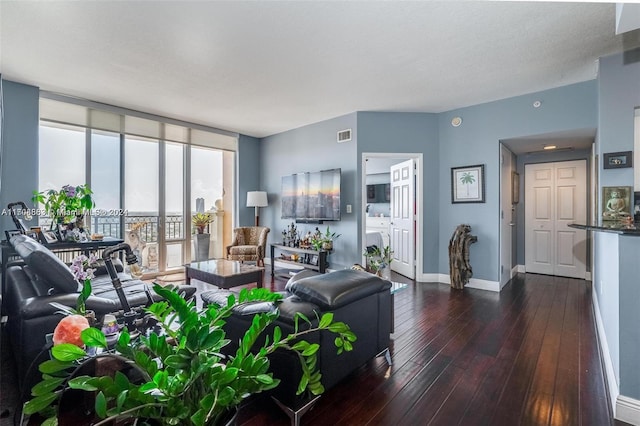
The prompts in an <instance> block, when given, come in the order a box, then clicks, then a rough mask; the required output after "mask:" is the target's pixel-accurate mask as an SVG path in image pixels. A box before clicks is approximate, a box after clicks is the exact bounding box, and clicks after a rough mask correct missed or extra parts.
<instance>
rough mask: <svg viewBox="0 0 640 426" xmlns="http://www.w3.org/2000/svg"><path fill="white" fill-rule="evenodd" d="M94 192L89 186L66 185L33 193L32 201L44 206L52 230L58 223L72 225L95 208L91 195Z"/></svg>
mask: <svg viewBox="0 0 640 426" xmlns="http://www.w3.org/2000/svg"><path fill="white" fill-rule="evenodd" d="M92 194H93V191H91V189H90V188H89V187H88V186H87V185H78V186H72V185H64V186H63V187H62V188H61V189H59V190H55V189H48V190H46V191H42V192H38V191H33V197H32V198H31V200H32V201H33V202H34V203H40V204H43V205H44V209H45V211H46V212H47V214H48V215H49V217H51V229H53V227H54V226H55V225H56V224H57V223H58V222H63V223H70V222H73V221H75V220H76V216H82V215H84V213H85V212H86V211H87V210H90V209H92V208H93V207H94V206H95V203H94V201H93V198H91V195H92Z"/></svg>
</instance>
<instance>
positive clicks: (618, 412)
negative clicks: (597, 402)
mask: <svg viewBox="0 0 640 426" xmlns="http://www.w3.org/2000/svg"><path fill="white" fill-rule="evenodd" d="M614 407H615V408H614V410H613V411H614V417H615V418H616V419H618V420H622V421H623V422H626V423H630V424H632V425H640V401H638V400H637V399H633V398H629V397H628V396H624V395H620V396H618V400H617V403H616V405H615V406H614Z"/></svg>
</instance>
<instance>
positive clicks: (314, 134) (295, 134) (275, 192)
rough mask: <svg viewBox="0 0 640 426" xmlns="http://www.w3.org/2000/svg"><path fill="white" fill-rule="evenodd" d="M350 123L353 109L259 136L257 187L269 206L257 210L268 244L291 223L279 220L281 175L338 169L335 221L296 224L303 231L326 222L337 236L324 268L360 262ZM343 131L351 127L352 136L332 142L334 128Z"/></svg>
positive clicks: (357, 193) (353, 120)
mask: <svg viewBox="0 0 640 426" xmlns="http://www.w3.org/2000/svg"><path fill="white" fill-rule="evenodd" d="M356 124H357V123H356V114H355V113H353V114H348V115H345V116H341V117H337V118H333V119H331V120H326V121H323V122H320V123H316V124H311V125H308V126H304V127H301V128H298V129H293V130H289V131H287V132H284V133H279V134H277V135H273V136H269V137H267V138H264V139H262V141H261V147H260V154H261V163H260V165H261V166H260V182H261V188H262V189H263V190H265V191H267V194H268V197H269V207H266V208H263V209H262V215H261V221H262V223H264V224H265V226H269V227H270V228H271V233H272V236H271V237H270V238H269V241H270V242H271V243H272V242H277V241H280V240H281V238H282V235H281V232H282V230H284V229H285V228H286V227H287V226H288V225H289V224H290V223H291V220H288V219H281V218H280V216H281V199H280V191H281V189H282V188H281V185H282V176H286V175H290V174H293V173H303V172H315V171H319V170H326V169H333V168H338V167H339V168H341V169H342V180H341V191H340V198H341V199H340V213H341V220H340V221H333V222H324V224H322V225H313V224H298V230H300V231H303V233H306V232H307V231H308V230H311V231H313V230H314V229H315V227H316V226H318V227H319V228H320V230H321V231H323V232H324V230H326V228H327V226H329V227H330V228H331V230H332V232H333V231H335V232H337V233H339V234H342V236H341V237H340V238H338V239H337V240H336V241H334V251H333V253H332V254H331V255H330V256H329V263H330V267H339V266H348V265H351V264H353V263H356V262H358V263H359V262H360V259H361V249H360V244H359V238H358V234H357V232H358V226H357V224H358V223H359V213H360V210H359V207H358V206H359V204H360V203H359V198H360V188H359V186H357V185H358V184H359V181H358V180H357V177H356V176H357V168H356V164H357V163H358V161H357V158H356V144H357V141H358V137H359V135H358V129H357V128H356ZM345 129H352V131H353V133H352V140H351V141H350V142H345V143H337V142H336V135H337V132H338V131H340V130H345ZM347 204H350V205H351V207H352V213H347V210H346V206H347Z"/></svg>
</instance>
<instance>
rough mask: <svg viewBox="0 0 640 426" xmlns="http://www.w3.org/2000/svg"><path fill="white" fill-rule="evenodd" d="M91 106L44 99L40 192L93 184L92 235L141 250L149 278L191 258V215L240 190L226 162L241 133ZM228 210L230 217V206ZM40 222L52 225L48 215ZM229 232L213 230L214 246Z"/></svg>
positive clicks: (214, 205) (91, 104) (228, 163)
mask: <svg viewBox="0 0 640 426" xmlns="http://www.w3.org/2000/svg"><path fill="white" fill-rule="evenodd" d="M84 102H85V103H87V104H88V106H84V105H82V104H81V105H78V104H70V105H68V106H67V105H66V104H65V103H64V102H60V101H58V100H57V99H55V100H54V99H49V98H47V97H45V98H41V122H40V150H39V160H40V180H39V188H38V190H39V191H44V190H48V189H60V188H61V187H62V186H63V185H73V186H77V185H82V184H88V185H89V186H90V187H91V189H92V190H93V199H94V201H95V209H94V210H92V211H91V212H90V216H89V219H90V220H89V221H87V226H88V227H89V228H90V229H89V230H88V231H89V232H95V233H101V234H104V235H105V236H111V237H117V238H124V239H125V240H126V241H127V242H129V243H130V244H131V245H132V247H133V246H134V245H135V247H133V248H134V251H135V252H136V254H137V255H138V257H139V260H140V262H141V263H142V266H143V268H144V270H145V272H147V273H150V274H152V273H162V272H164V271H170V270H172V269H174V268H177V267H180V266H181V265H183V264H184V263H186V262H188V261H190V260H191V259H192V252H193V250H192V241H191V235H192V232H191V231H192V230H191V226H190V217H191V215H192V214H193V213H195V212H196V211H207V212H212V213H214V215H215V210H216V200H219V199H222V198H223V194H224V193H225V192H226V193H227V194H228V193H231V194H233V193H234V190H233V185H234V182H233V180H231V179H229V178H228V176H233V175H234V172H233V171H231V173H229V172H230V171H229V170H226V171H225V167H226V168H229V167H230V163H233V162H229V161H225V159H227V156H228V155H235V154H234V153H235V144H236V141H237V138H236V136H235V135H233V134H224V133H216V130H217V129H212V131H208V130H206V129H204V130H203V127H202V126H196V125H194V126H195V127H196V129H194V128H192V127H190V124H189V123H181V122H180V123H178V124H176V121H175V120H172V122H171V123H168V122H164V121H163V119H162V117H155V116H149V115H148V114H144V116H145V117H144V118H140V117H137V116H136V115H135V114H136V112H135V111H134V112H131V113H133V116H129V115H127V114H128V113H130V111H128V110H122V109H119V108H117V107H111V108H110V109H107V110H104V111H103V110H95V109H93V108H92V107H93V103H91V102H88V101H84ZM114 110H115V111H114ZM120 110H121V111H120ZM137 114H140V113H137ZM149 117H152V118H156V120H152V119H149ZM220 141H222V143H220ZM225 153H226V154H225ZM231 167H233V166H231ZM226 207H227V209H226V210H227V212H226V213H228V212H229V211H230V210H231V205H228V206H226ZM219 216H220V218H219V220H220V221H222V220H225V218H226V220H230V218H231V217H233V216H232V214H225V215H219ZM40 222H41V224H48V218H46V217H42V218H41V221H40ZM228 228H229V224H227V225H226V226H224V227H223V226H219V227H216V228H214V227H211V229H210V232H211V234H212V238H211V241H212V246H213V245H215V244H222V243H223V239H224V238H223V235H214V232H216V231H217V230H222V229H228ZM213 252H215V250H214V251H213ZM213 252H212V253H213Z"/></svg>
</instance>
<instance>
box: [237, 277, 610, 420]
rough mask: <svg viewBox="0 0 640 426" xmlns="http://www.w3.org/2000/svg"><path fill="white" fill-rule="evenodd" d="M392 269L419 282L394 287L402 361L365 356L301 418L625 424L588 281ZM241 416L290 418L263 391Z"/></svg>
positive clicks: (396, 345) (395, 344)
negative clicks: (469, 281)
mask: <svg viewBox="0 0 640 426" xmlns="http://www.w3.org/2000/svg"><path fill="white" fill-rule="evenodd" d="M267 278H268V277H267ZM393 278H394V279H395V280H398V281H404V282H408V283H410V285H409V287H408V288H407V289H405V290H403V291H401V292H399V293H397V294H396V296H395V324H396V329H395V333H394V334H392V343H391V353H392V356H393V365H392V366H391V367H388V366H387V364H386V362H385V360H384V358H376V359H374V360H371V361H370V362H368V363H367V364H366V365H364V366H362V367H361V368H360V369H358V370H357V371H356V372H355V373H354V374H352V375H351V376H350V377H348V378H347V379H346V380H344V381H343V382H341V383H340V384H339V385H338V386H336V387H334V388H332V389H330V390H328V391H327V392H326V393H325V394H324V395H323V396H322V398H320V400H319V401H318V403H317V404H316V406H315V408H314V409H313V410H312V411H310V412H309V413H308V414H306V415H305V416H304V417H303V424H304V425H309V426H311V425H331V424H334V425H364V424H367V425H368V424H371V425H447V426H448V425H519V424H521V425H597V426H603V425H614V424H617V425H620V424H622V423H619V422H614V420H613V419H612V415H611V409H610V407H609V404H608V402H607V398H606V391H605V380H604V374H603V368H602V362H601V358H600V353H599V350H598V346H597V340H596V332H595V322H594V317H593V312H592V307H591V303H592V302H591V286H590V283H589V282H585V281H582V280H575V279H568V278H559V277H549V276H544V275H534V274H519V275H518V276H517V277H516V278H514V279H513V280H512V282H510V283H509V284H507V286H506V287H505V288H504V289H503V291H502V292H501V293H500V294H495V293H490V292H486V291H481V290H473V289H465V290H462V291H455V290H452V289H451V288H450V287H449V286H446V285H442V284H434V283H413V282H411V281H409V280H407V279H404V277H402V276H399V275H394V277H393ZM266 283H267V287H269V279H267V280H266ZM284 284H285V279H284V278H276V279H275V280H273V282H272V284H271V287H272V289H274V290H281V289H282V288H283V287H284ZM356 343H357V342H356ZM239 417H240V419H239V420H240V422H239V424H242V425H267V424H268V425H288V424H289V421H288V418H287V417H286V416H285V415H284V414H283V413H282V412H281V411H279V410H278V409H277V408H276V407H275V405H274V404H273V403H272V402H271V401H270V400H269V399H267V398H264V397H260V398H257V399H255V400H253V401H251V402H250V403H248V404H247V405H246V406H245V407H243V409H242V410H241V411H240V416H239Z"/></svg>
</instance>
